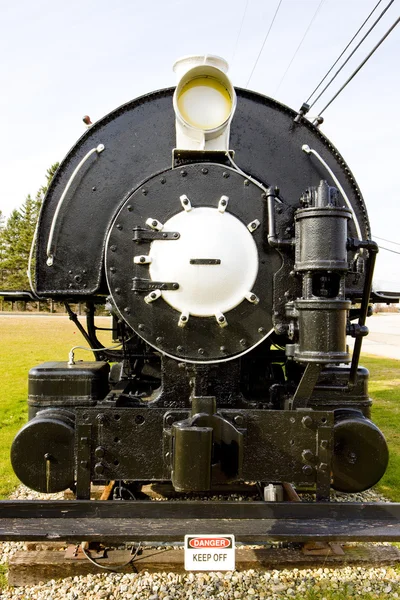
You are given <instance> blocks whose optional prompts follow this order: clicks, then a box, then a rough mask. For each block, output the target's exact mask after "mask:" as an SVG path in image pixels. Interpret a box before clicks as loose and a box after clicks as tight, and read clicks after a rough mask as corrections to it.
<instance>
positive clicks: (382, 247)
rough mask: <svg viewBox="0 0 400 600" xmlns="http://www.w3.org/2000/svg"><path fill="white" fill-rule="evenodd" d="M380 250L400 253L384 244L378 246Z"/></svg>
mask: <svg viewBox="0 0 400 600" xmlns="http://www.w3.org/2000/svg"><path fill="white" fill-rule="evenodd" d="M379 248H380V249H381V250H387V251H388V252H393V254H400V252H397V250H391V249H390V248H385V247H384V246H379Z"/></svg>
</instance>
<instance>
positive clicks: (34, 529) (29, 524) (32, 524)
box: [0, 503, 400, 544]
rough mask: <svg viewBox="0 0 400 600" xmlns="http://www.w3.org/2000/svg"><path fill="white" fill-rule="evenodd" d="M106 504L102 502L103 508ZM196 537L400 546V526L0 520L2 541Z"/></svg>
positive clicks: (302, 522)
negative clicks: (387, 542)
mask: <svg viewBox="0 0 400 600" xmlns="http://www.w3.org/2000/svg"><path fill="white" fill-rule="evenodd" d="M102 504H103V503H102ZM187 532H190V533H193V534H202V533H204V532H207V533H210V534H216V535H220V534H234V535H235V536H236V538H237V539H238V540H239V541H241V542H261V543H263V542H266V541H268V540H272V541H290V542H295V541H296V542H306V541H310V540H315V541H330V542H331V541H344V540H345V541H347V542H349V541H353V542H354V541H355V542H357V541H361V542H373V541H398V540H400V522H399V521H398V522H396V523H394V522H393V521H385V520H383V521H380V520H375V521H363V520H357V521H335V520H333V519H320V520H318V519H314V520H312V521H307V520H305V519H286V520H276V519H242V520H241V519H178V518H174V519H145V518H142V519H135V518H134V517H132V518H124V519H122V518H119V519H115V518H112V519H110V518H90V519H89V518H88V519H86V518H77V519H70V518H69V519H63V518H58V519H57V518H52V519H1V528H0V540H10V539H12V540H21V541H52V540H57V541H61V540H63V541H68V542H81V541H82V540H89V541H99V542H103V543H107V544H112V543H116V542H127V541H141V540H144V541H149V542H155V541H164V542H174V541H182V538H183V535H184V534H185V533H187Z"/></svg>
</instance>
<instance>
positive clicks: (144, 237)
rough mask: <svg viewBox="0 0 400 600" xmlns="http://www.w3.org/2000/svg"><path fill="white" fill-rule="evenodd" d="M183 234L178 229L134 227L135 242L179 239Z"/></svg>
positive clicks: (133, 239)
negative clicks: (158, 229)
mask: <svg viewBox="0 0 400 600" xmlns="http://www.w3.org/2000/svg"><path fill="white" fill-rule="evenodd" d="M180 237H181V234H180V233H178V232H177V231H157V230H156V229H145V228H144V227H134V228H133V238H132V241H133V242H137V243H139V242H153V241H154V240H166V241H168V240H178V239H179V238H180Z"/></svg>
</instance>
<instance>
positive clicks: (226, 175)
mask: <svg viewBox="0 0 400 600" xmlns="http://www.w3.org/2000/svg"><path fill="white" fill-rule="evenodd" d="M222 177H225V179H228V177H229V173H228V172H227V171H224V172H223V173H222Z"/></svg>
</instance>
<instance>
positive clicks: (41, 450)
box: [11, 409, 75, 493]
mask: <svg viewBox="0 0 400 600" xmlns="http://www.w3.org/2000/svg"><path fill="white" fill-rule="evenodd" d="M74 422H75V416H74V414H73V413H71V412H69V411H66V410H62V409H48V410H42V411H40V412H38V413H37V415H36V416H35V417H34V418H33V419H32V420H31V421H29V423H27V424H26V425H25V427H23V428H22V429H21V430H20V431H19V432H18V433H17V435H16V436H15V439H14V441H13V444H12V447H11V464H12V467H13V469H14V471H15V474H16V475H17V477H18V479H20V480H21V481H22V483H23V484H24V485H26V486H28V487H29V488H31V489H33V490H36V491H37V492H45V493H55V492H62V491H63V490H66V489H68V488H70V487H72V486H73V485H74V471H75V458H74V446H75V427H74Z"/></svg>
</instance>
